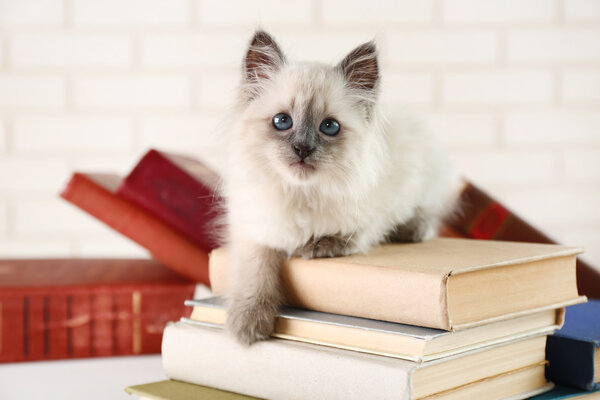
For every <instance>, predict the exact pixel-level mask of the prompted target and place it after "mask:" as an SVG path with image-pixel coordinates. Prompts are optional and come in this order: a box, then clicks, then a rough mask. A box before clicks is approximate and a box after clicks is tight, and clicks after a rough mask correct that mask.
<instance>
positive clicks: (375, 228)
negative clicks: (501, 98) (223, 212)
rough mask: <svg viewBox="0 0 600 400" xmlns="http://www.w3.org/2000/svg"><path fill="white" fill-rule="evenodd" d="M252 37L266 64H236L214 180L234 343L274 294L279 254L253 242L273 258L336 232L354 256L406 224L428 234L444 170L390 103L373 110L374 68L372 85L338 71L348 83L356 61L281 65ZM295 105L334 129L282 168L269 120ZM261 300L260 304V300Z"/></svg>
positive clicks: (440, 207) (253, 334)
mask: <svg viewBox="0 0 600 400" xmlns="http://www.w3.org/2000/svg"><path fill="white" fill-rule="evenodd" d="M258 34H259V33H257V35H258ZM260 34H264V33H260ZM265 35H266V34H265ZM267 37H268V36H267ZM268 39H270V37H268ZM271 40H272V39H271ZM255 42H256V37H255V39H254V42H253V45H254V50H256V51H260V52H262V53H260V54H263V55H264V57H263V58H259V61H264V60H268V61H267V62H264V63H262V64H261V63H259V64H260V65H252V66H253V67H256V68H254V69H250V70H249V69H248V65H246V70H245V72H246V75H245V77H244V82H243V84H242V88H241V91H240V100H239V104H238V105H237V107H236V111H235V112H234V113H233V114H232V116H233V118H232V123H231V126H230V128H229V129H230V132H229V134H230V135H231V137H230V139H231V140H230V147H229V153H228V163H227V167H226V168H225V176H224V194H225V198H226V203H227V212H228V213H227V224H228V243H229V246H230V247H231V250H232V252H233V260H234V261H233V262H234V263H235V266H234V267H235V269H234V270H235V271H236V278H237V279H236V280H235V282H236V284H235V285H234V289H233V292H232V293H231V296H230V301H231V305H230V308H229V312H230V314H229V327H230V329H231V330H232V331H233V332H234V333H235V334H236V335H237V337H238V338H239V339H240V340H241V341H242V342H244V343H252V342H254V341H255V340H259V339H264V338H265V337H267V336H268V334H269V333H270V332H271V330H272V322H273V318H274V315H271V314H274V313H275V312H276V309H277V307H278V306H279V304H280V303H281V301H282V294H281V293H277V290H278V289H277V286H278V265H277V263H280V262H281V257H280V256H275V257H269V256H266V257H265V260H264V262H263V261H262V258H261V257H264V251H265V250H267V251H268V249H271V250H272V251H273V252H272V253H271V254H276V255H277V254H279V255H281V254H283V255H284V256H283V258H285V257H287V256H289V255H293V254H294V253H298V252H299V249H302V248H303V247H304V246H305V245H306V244H307V243H309V242H310V241H311V240H312V241H314V240H318V239H319V238H323V237H338V238H343V240H344V241H345V242H344V245H343V246H342V248H341V249H337V250H336V251H335V254H333V255H338V254H339V255H341V254H349V253H354V252H366V251H368V250H369V248H370V247H371V246H373V245H376V244H378V243H381V242H382V241H385V240H386V238H387V237H388V235H389V234H390V232H393V231H394V230H395V229H396V228H397V227H399V226H403V225H406V224H409V225H410V229H411V233H410V238H409V239H412V240H424V239H428V238H430V237H431V236H433V235H434V233H435V230H436V227H437V222H438V219H439V217H440V216H441V215H442V214H443V213H444V212H445V208H446V205H447V202H446V198H447V188H448V184H447V183H448V178H449V168H448V165H447V162H446V158H445V157H444V155H443V153H442V152H441V151H440V149H439V148H438V147H437V146H436V144H435V143H434V141H433V140H432V139H431V135H430V134H429V133H428V132H427V131H425V130H424V129H422V127H421V126H420V125H419V124H418V123H416V122H415V121H414V120H412V119H411V118H409V117H406V116H403V115H402V113H400V112H398V110H392V112H391V113H389V112H388V113H385V112H384V111H383V110H382V107H381V106H380V105H379V103H378V102H377V100H376V99H377V91H378V88H379V79H378V76H377V80H376V81H375V82H372V83H374V85H373V87H368V85H367V86H364V85H363V82H358V81H359V80H361V79H363V80H364V79H365V77H366V79H369V78H371V79H372V76H370V77H369V75H368V74H367V75H360V74H358V75H354V76H350V78H353V79H355V81H354V82H349V73H352V72H356V68H364V67H365V66H364V65H362V64H360V62H359V63H358V64H357V65H356V66H350V67H349V68H354V69H347V70H346V73H344V71H343V69H341V68H340V67H339V66H337V67H334V66H329V65H322V64H316V63H291V62H287V61H286V60H285V58H284V57H283V55H282V53H281V52H280V50H279V49H278V47H277V45H276V44H274V42H273V45H274V46H275V47H273V45H270V43H267V45H264V43H259V45H260V46H256V43H255ZM252 49H253V47H252V46H251V47H250V49H249V51H252ZM247 57H248V56H247ZM261 57H262V56H261ZM361 57H362V58H361ZM369 57H371V58H374V62H375V63H376V53H374V52H373V54H367V55H360V57H356V60H359V61H361V60H362V61H365V58H366V59H367V62H372V61H373V60H369ZM269 60H270V61H269ZM356 60H355V61H356ZM350 61H352V60H350ZM246 64H248V58H247V60H246ZM375 67H376V64H375ZM348 71H349V72H348ZM377 71H378V70H377ZM307 107H310V108H311V115H312V117H313V118H314V121H316V125H317V126H316V129H317V130H318V124H319V123H320V121H322V120H323V119H324V118H327V117H334V118H335V119H336V120H337V121H339V123H340V125H341V127H342V128H341V131H340V133H339V134H338V137H336V138H324V139H323V140H328V142H327V146H326V147H327V151H325V150H324V151H323V152H322V153H320V154H316V155H315V159H314V161H310V163H311V166H310V168H308V167H305V166H304V167H303V166H297V165H291V161H290V160H293V158H294V157H295V155H294V154H293V151H292V150H288V149H287V147H288V146H287V144H286V143H285V141H282V140H280V138H276V137H275V136H276V135H279V134H280V132H277V131H275V130H274V128H273V125H272V119H273V116H274V115H276V114H277V113H280V112H286V113H288V114H289V115H290V116H291V117H292V119H293V120H294V123H296V121H301V120H302V118H303V115H306V112H307ZM307 160H310V157H308V158H307ZM299 254H303V255H305V254H306V253H302V252H300V253H299ZM253 257H254V258H253ZM257 257H258V258H259V260H258V261H256V258H257ZM250 260H252V262H250ZM269 262H272V263H273V264H274V265H273V266H272V267H268V268H267V269H268V270H269V271H272V270H274V271H275V272H268V273H263V272H260V271H261V268H264V265H266V264H268V263H269ZM261 263H262V264H263V266H262V267H261V266H260V265H255V264H261ZM248 264H252V265H254V266H248ZM261 274H262V275H261ZM265 302H266V303H269V302H271V304H269V306H268V307H266V308H265V307H264V303H265ZM273 310H275V311H273ZM261 313H263V314H265V313H266V314H268V315H266V317H264V319H265V321H266V322H265V321H263V323H262V325H263V326H257V322H256V319H260V318H262V317H263V316H261ZM269 324H270V325H269Z"/></svg>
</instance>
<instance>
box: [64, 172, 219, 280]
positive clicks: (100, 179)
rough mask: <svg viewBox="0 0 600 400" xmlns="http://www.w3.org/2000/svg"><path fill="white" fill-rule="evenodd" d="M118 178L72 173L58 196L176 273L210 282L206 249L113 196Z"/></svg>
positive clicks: (132, 205)
mask: <svg viewBox="0 0 600 400" xmlns="http://www.w3.org/2000/svg"><path fill="white" fill-rule="evenodd" d="M120 183H121V179H120V178H119V177H118V176H116V175H111V174H81V173H75V174H73V176H72V177H71V180H70V181H69V183H68V184H67V187H66V188H65V189H64V191H63V192H62V193H61V196H62V197H63V198H64V199H66V200H68V201H69V202H71V203H73V204H74V205H76V206H77V207H79V208H81V209H82V210H84V211H86V212H88V213H89V214H91V215H92V216H94V217H96V218H97V219H99V220H100V221H102V222H104V223H105V224H107V225H108V226H110V227H111V228H113V229H114V230H116V231H117V232H120V233H121V234H123V235H125V236H127V237H128V238H130V239H132V240H133V241H135V242H136V243H138V244H140V245H141V246H143V247H145V248H146V249H148V250H149V251H150V253H152V255H153V256H154V258H156V259H157V260H158V261H160V262H162V263H163V264H164V265H165V266H167V267H169V268H171V269H172V270H174V271H176V272H177V273H179V274H181V275H183V276H185V277H187V278H189V279H192V280H194V281H197V282H202V283H204V284H205V285H209V284H210V283H209V279H208V252H207V251H206V250H204V249H202V248H200V247H198V246H196V245H195V244H194V243H193V242H192V241H191V240H189V239H188V238H186V237H185V236H183V235H182V234H181V233H179V232H177V231H175V230H174V229H173V228H171V227H170V226H168V225H166V224H165V223H164V222H162V221H160V220H159V219H157V218H155V217H154V216H152V215H151V214H149V213H148V212H146V211H144V210H142V209H140V208H139V207H137V206H136V205H134V204H132V203H130V202H129V201H127V200H125V199H123V198H121V197H119V196H117V195H116V189H117V187H118V186H119V185H120Z"/></svg>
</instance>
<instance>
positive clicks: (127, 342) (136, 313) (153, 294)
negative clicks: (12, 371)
mask: <svg viewBox="0 0 600 400" xmlns="http://www.w3.org/2000/svg"><path fill="white" fill-rule="evenodd" d="M194 289H195V285H193V284H186V285H180V284H174V285H145V286H140V287H135V286H132V285H127V286H119V287H115V288H107V287H101V288H73V289H70V290H69V289H56V288H50V289H48V290H45V291H41V292H40V290H39V289H36V291H35V293H30V294H22V293H5V294H2V295H0V362H18V361H36V360H54V359H66V358H81V357H102V356H114V355H134V354H142V353H144V354H154V353H160V345H161V340H162V332H163V330H164V327H165V326H166V324H167V322H168V321H175V320H178V319H179V318H180V317H181V316H182V315H187V314H189V311H188V310H187V307H185V306H184V304H183V302H184V300H185V299H189V298H191V297H192V296H193V294H194ZM24 291H25V292H29V291H27V290H24ZM145 303H147V304H145Z"/></svg>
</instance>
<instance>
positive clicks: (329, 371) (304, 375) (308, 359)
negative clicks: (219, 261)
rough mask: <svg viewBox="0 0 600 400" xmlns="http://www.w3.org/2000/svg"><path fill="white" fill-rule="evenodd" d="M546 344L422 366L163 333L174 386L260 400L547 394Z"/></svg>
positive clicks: (291, 345)
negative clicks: (189, 385) (184, 384)
mask: <svg viewBox="0 0 600 400" xmlns="http://www.w3.org/2000/svg"><path fill="white" fill-rule="evenodd" d="M545 342H546V337H545V336H539V337H534V338H529V339H525V340H521V341H516V342H512V343H507V344H503V345H500V346H495V347H491V348H487V349H485V350H481V351H475V352H470V353H463V354H461V355H460V356H456V357H447V358H444V359H441V360H437V361H432V362H428V363H422V364H418V363H415V362H411V361H407V360H402V359H398V358H390V357H384V356H379V355H373V354H366V353H359V352H355V351H348V350H342V349H336V348H331V347H324V346H318V345H313V344H308V343H299V342H294V341H290V340H279V339H271V340H267V341H263V342H258V343H255V344H253V345H252V346H250V347H247V346H243V345H240V344H239V343H238V342H237V341H236V340H235V339H234V338H233V337H231V336H230V335H229V334H227V332H226V331H224V330H223V329H214V328H208V327H199V326H193V325H190V324H186V323H182V322H179V323H172V324H169V325H168V326H167V328H166V329H165V334H164V339H163V353H162V356H163V368H164V371H165V373H166V375H167V376H168V377H169V378H170V379H174V380H178V381H183V382H188V383H193V384H198V385H202V386H210V387H215V388H217V389H221V390H226V391H231V392H235V393H242V394H246V395H249V396H255V397H259V398H269V399H281V398H285V399H302V400H304V399H317V398H318V399H346V400H351V399H361V400H363V399H389V398H394V399H401V400H402V399H405V400H409V399H437V400H449V399H467V398H469V399H481V400H486V399H499V398H505V397H511V398H526V397H528V396H531V395H534V394H537V393H540V392H543V391H545V390H548V389H549V388H550V387H551V385H549V384H548V383H547V382H546V379H545V377H544V364H545V359H544V357H545V354H544V349H545ZM233 377H235V378H234V379H232V378H233Z"/></svg>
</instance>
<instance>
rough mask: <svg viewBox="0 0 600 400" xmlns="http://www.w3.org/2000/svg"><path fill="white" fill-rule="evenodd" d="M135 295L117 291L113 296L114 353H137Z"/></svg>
mask: <svg viewBox="0 0 600 400" xmlns="http://www.w3.org/2000/svg"><path fill="white" fill-rule="evenodd" d="M134 293H135V292H134ZM134 296H135V294H133V295H132V293H116V294H115V295H114V296H113V313H114V318H113V332H114V349H113V353H114V354H119V355H122V354H135V352H134V348H133V332H134V330H133V299H132V298H133V297H134ZM138 353H139V351H138Z"/></svg>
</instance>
